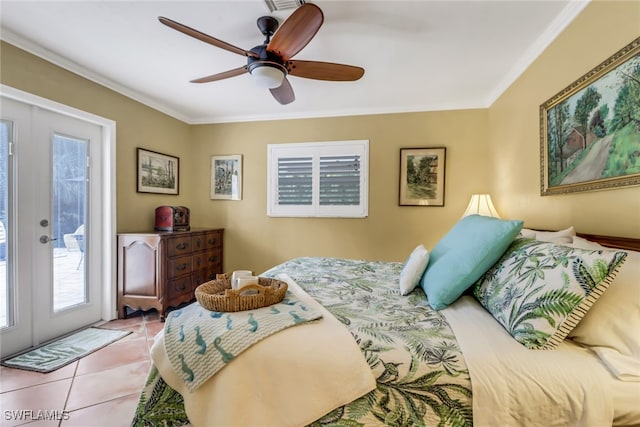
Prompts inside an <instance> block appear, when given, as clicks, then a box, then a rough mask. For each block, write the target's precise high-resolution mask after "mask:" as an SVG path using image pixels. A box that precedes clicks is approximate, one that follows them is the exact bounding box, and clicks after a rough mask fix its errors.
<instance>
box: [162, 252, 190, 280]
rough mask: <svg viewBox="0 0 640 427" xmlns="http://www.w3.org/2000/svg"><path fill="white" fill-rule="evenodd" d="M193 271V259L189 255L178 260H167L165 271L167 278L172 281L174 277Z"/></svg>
mask: <svg viewBox="0 0 640 427" xmlns="http://www.w3.org/2000/svg"><path fill="white" fill-rule="evenodd" d="M191 270H193V259H192V257H191V255H187V256H181V257H178V258H172V259H170V260H169V268H168V270H167V277H168V278H169V279H173V278H174V277H178V276H182V275H183V274H187V273H191Z"/></svg>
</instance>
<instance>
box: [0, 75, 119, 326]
mask: <svg viewBox="0 0 640 427" xmlns="http://www.w3.org/2000/svg"><path fill="white" fill-rule="evenodd" d="M0 96H2V97H4V98H8V99H13V100H16V101H19V102H22V103H26V104H31V105H34V106H37V107H39V108H42V109H45V110H50V111H53V112H55V113H58V114H62V115H66V116H69V117H73V118H77V119H79V120H84V121H87V122H90V123H94V124H96V125H98V126H100V127H101V129H102V142H103V143H102V145H101V147H100V153H99V156H100V162H101V164H102V170H103V173H104V177H103V178H104V179H103V180H102V197H103V200H102V205H103V212H102V215H103V221H102V223H103V227H102V248H101V252H102V262H101V272H100V276H101V281H102V283H103V284H104V286H103V287H102V309H101V317H102V320H112V319H115V318H116V317H117V306H116V294H117V289H116V283H115V277H116V263H115V260H116V243H115V235H116V174H115V171H116V122H115V121H113V120H110V119H107V118H104V117H100V116H97V115H95V114H92V113H88V112H86V111H82V110H79V109H77V108H73V107H70V106H67V105H64V104H61V103H58V102H55V101H52V100H49V99H46V98H42V97H40V96H37V95H33V94H31V93H28V92H24V91H22V90H19V89H15V88H13V87H10V86H6V85H3V84H0Z"/></svg>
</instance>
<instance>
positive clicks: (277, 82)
mask: <svg viewBox="0 0 640 427" xmlns="http://www.w3.org/2000/svg"><path fill="white" fill-rule="evenodd" d="M249 73H250V74H251V77H253V81H254V82H256V84H257V85H258V86H260V87H263V88H266V89H275V88H277V87H280V86H282V80H283V79H284V76H285V73H286V70H285V68H284V67H283V66H281V65H279V64H273V63H261V64H255V66H253V67H250V68H249Z"/></svg>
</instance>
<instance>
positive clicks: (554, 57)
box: [0, 1, 640, 272]
mask: <svg viewBox="0 0 640 427" xmlns="http://www.w3.org/2000/svg"><path fill="white" fill-rule="evenodd" d="M638 22H640V2H613V1H595V2H592V3H591V4H590V5H589V6H587V8H586V9H585V10H584V11H583V12H582V14H581V15H580V16H578V17H577V18H576V20H575V21H574V22H573V23H572V24H571V25H569V26H568V27H567V29H566V30H565V31H564V33H563V34H561V35H560V36H559V38H558V39H557V40H556V41H554V43H553V44H552V45H551V46H550V47H549V48H548V49H547V50H546V51H545V52H544V53H543V54H542V55H541V56H540V57H539V58H538V59H537V60H536V61H535V62H534V63H533V64H532V65H531V67H529V69H528V70H527V71H526V72H525V73H524V74H523V75H522V76H521V77H520V78H519V79H518V80H517V81H516V82H515V83H514V84H513V85H512V86H511V87H510V88H509V89H508V90H507V91H506V92H505V93H504V94H503V95H502V96H501V97H500V98H499V99H498V100H497V101H496V102H495V104H494V105H493V106H491V108H489V109H482V110H463V111H440V112H425V113H408V114H387V115H375V116H354V117H341V118H321V119H305V120H287V121H266V122H254V123H230V124H216V125H195V126H189V125H187V124H185V123H182V122H180V121H178V120H176V119H173V118H171V117H169V116H167V115H165V114H162V113H160V112H158V111H155V110H153V109H151V108H149V107H146V106H144V105H142V104H140V103H138V102H136V101H133V100H131V99H129V98H127V97H125V96H122V95H120V94H118V93H116V92H114V91H111V90H109V89H106V88H104V87H102V86H100V85H97V84H95V83H93V82H91V81H89V80H86V79H84V78H82V77H79V76H77V75H75V74H72V73H70V72H68V71H65V70H63V69H61V68H59V67H57V66H55V65H52V64H50V63H48V62H46V61H43V60H41V59H39V58H37V57H35V56H33V55H30V54H28V53H26V52H24V51H22V50H20V49H17V48H15V47H13V46H11V45H8V44H6V43H2V45H1V57H0V59H1V61H0V62H1V65H0V66H1V68H0V80H1V81H2V83H3V84H6V85H9V86H13V87H15V88H18V89H22V90H24V91H27V92H31V93H34V94H36V95H40V96H43V97H45V98H49V99H53V100H55V101H58V102H61V103H64V104H67V105H71V106H73V107H76V108H79V109H82V110H85V111H89V112H91V113H94V114H97V115H100V116H103V117H107V118H109V119H112V120H115V121H116V122H117V190H118V198H117V202H118V210H117V212H118V218H117V228H118V231H120V232H126V231H138V230H149V229H151V228H152V227H153V210H154V209H155V207H156V206H158V205H162V204H173V205H186V206H189V207H190V208H191V213H192V224H193V225H194V226H213V227H224V228H225V229H226V232H225V251H226V252H225V269H226V270H233V269H238V268H248V269H252V270H255V271H258V272H259V271H262V270H264V269H266V268H268V267H270V266H272V265H274V264H276V263H278V262H281V261H284V260H285V259H288V258H291V257H294V256H302V255H323V256H337V257H358V258H368V259H382V260H403V259H405V258H406V256H407V255H408V254H409V252H410V251H411V249H413V247H414V246H415V245H416V244H418V243H424V244H425V245H426V246H427V247H432V246H433V245H434V244H435V243H436V242H437V240H438V239H439V238H440V237H441V236H442V235H443V234H444V233H445V232H446V231H447V229H448V228H449V227H451V226H452V225H453V224H454V223H455V222H456V221H457V220H458V219H459V217H460V215H461V213H462V212H463V211H464V209H465V207H466V204H467V202H468V200H469V196H470V195H471V194H472V193H477V192H491V193H492V196H493V199H494V203H495V204H496V207H497V209H498V211H499V212H500V213H501V214H502V216H503V217H508V218H521V219H524V220H525V221H526V223H527V225H528V226H531V227H538V228H548V229H554V228H562V227H566V226H568V225H575V226H576V228H577V229H578V230H580V231H583V232H589V233H601V234H612V235H624V236H632V237H639V238H640V225H639V221H638V217H640V187H633V188H625V189H616V190H605V191H597V192H589V193H576V194H566V195H559V196H545V197H541V196H540V195H539V194H540V189H539V162H540V159H539V114H538V108H539V106H540V104H542V103H543V102H545V101H546V100H547V99H549V98H550V97H551V96H553V95H555V94H556V93H557V92H559V91H561V90H562V89H563V88H564V87H566V86H568V85H569V84H571V83H572V82H573V81H574V80H576V79H577V78H578V77H580V76H581V75H582V74H584V73H585V72H586V71H588V70H590V69H591V68H593V67H594V66H596V65H598V64H599V63H600V62H601V61H603V60H604V59H605V58H607V57H608V56H610V55H611V54H613V53H614V52H616V51H617V50H618V49H620V48H621V47H622V46H624V45H626V44H627V43H629V42H630V41H631V40H632V39H634V38H635V37H637V36H638V28H639V27H638ZM351 139H368V140H369V141H370V176H369V180H370V195H369V217H368V218H366V219H309V218H307V219H303V218H298V219H291V218H268V217H267V216H266V174H267V172H266V156H267V151H266V146H267V144H269V143H285V142H305V141H332V140H351ZM437 146H445V147H446V148H447V163H446V189H445V206H444V207H401V206H398V176H399V155H400V148H402V147H437ZM136 147H145V148H149V149H152V150H155V151H159V152H163V153H167V154H171V155H174V156H178V157H180V164H181V166H182V168H181V173H180V179H181V185H180V195H179V196H177V197H176V196H163V195H150V194H139V193H136V191H135V162H136V160H135V153H136V151H135V148H136ZM223 154H242V155H243V156H244V176H243V179H244V189H243V192H244V194H243V200H242V201H221V200H210V199H209V186H210V183H209V182H210V157H211V156H212V155H223Z"/></svg>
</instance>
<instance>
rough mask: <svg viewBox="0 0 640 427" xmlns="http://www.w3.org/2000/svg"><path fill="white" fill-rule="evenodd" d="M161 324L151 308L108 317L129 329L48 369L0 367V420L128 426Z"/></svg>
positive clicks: (84, 426)
mask: <svg viewBox="0 0 640 427" xmlns="http://www.w3.org/2000/svg"><path fill="white" fill-rule="evenodd" d="M163 326H164V323H161V322H160V320H159V317H158V315H157V313H155V312H153V311H152V312H150V313H147V314H145V315H137V316H135V315H134V316H133V317H130V318H129V319H125V320H114V321H111V322H108V323H106V324H104V325H101V327H104V328H110V329H126V330H129V331H132V333H131V334H129V335H128V336H126V337H125V338H123V339H121V340H119V341H116V342H115V343H113V344H110V345H108V346H106V347H104V348H102V349H100V350H98V351H96V352H95V353H92V354H90V355H88V356H86V357H84V358H82V359H80V360H78V361H76V362H74V363H72V364H70V365H67V366H65V367H63V368H61V369H58V370H57V371H53V372H51V373H49V374H41V373H37V372H29V371H24V370H21V369H12V368H6V367H4V366H2V367H0V408H1V414H0V417H1V419H0V426H1V427H5V426H17V425H25V424H26V425H29V426H33V427H39V426H46V427H49V426H62V427H71V426H80V427H92V426H105V427H106V426H108V427H119V426H129V425H130V424H131V420H132V418H133V414H134V412H135V408H136V404H137V402H138V398H139V396H140V391H141V390H142V386H143V385H144V382H145V379H146V376H147V373H148V371H149V368H150V358H149V349H150V348H151V345H152V344H153V337H154V336H155V334H156V333H158V332H159V331H160V330H162V327H163ZM39 411H41V412H39ZM44 411H46V412H44ZM55 411H57V412H55ZM52 414H53V416H52ZM56 414H57V415H58V418H61V419H60V420H59V421H50V420H44V419H43V418H55V416H56ZM38 417H40V419H39V420H38Z"/></svg>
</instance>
